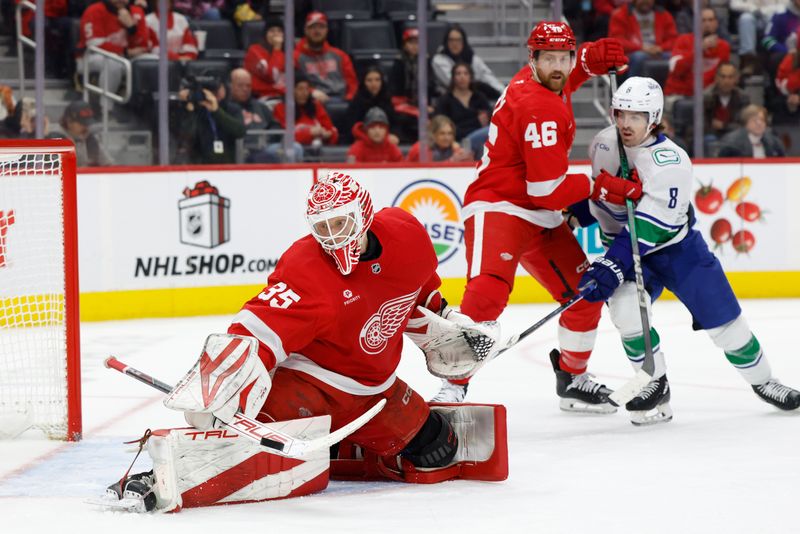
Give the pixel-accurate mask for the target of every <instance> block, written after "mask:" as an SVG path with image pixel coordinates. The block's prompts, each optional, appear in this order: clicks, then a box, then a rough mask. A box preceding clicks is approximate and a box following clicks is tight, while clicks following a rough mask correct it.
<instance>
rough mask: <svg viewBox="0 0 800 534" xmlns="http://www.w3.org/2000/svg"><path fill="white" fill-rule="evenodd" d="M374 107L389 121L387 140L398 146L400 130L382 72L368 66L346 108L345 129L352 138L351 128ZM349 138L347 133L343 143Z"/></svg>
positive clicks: (375, 66)
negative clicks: (380, 110) (381, 111)
mask: <svg viewBox="0 0 800 534" xmlns="http://www.w3.org/2000/svg"><path fill="white" fill-rule="evenodd" d="M375 107H377V108H380V109H382V110H383V113H384V115H385V116H386V118H387V120H388V121H389V122H388V123H387V124H388V125H389V132H390V133H389V140H390V141H391V142H392V143H394V144H395V145H396V144H398V143H399V142H400V139H399V135H398V134H399V131H400V128H399V124H398V120H397V116H396V114H395V111H394V106H392V99H391V97H390V96H389V89H388V87H386V80H385V79H384V77H383V72H382V71H381V69H380V67H378V66H377V65H370V66H369V67H367V69H366V70H365V71H364V76H363V78H361V83H359V85H358V91H356V94H355V96H354V97H353V100H351V101H350V104H349V105H348V106H347V114H346V121H345V124H346V125H347V128H348V129H349V130H350V131H352V132H353V133H352V135H353V137H355V130H353V126H355V124H356V123H358V122H361V121H363V120H364V118H365V117H366V115H367V111H369V110H370V109H372V108H375ZM350 136H351V135H350V133H349V132H348V135H346V136H343V137H344V138H345V142H349V141H348V140H349V139H350Z"/></svg>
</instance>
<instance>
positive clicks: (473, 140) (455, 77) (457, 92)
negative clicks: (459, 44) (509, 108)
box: [434, 63, 492, 156]
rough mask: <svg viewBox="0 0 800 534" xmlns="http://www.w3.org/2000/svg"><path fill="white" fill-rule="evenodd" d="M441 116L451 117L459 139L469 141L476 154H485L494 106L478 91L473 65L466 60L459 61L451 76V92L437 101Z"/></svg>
mask: <svg viewBox="0 0 800 534" xmlns="http://www.w3.org/2000/svg"><path fill="white" fill-rule="evenodd" d="M434 112H435V113H436V114H437V115H445V116H447V117H450V118H451V119H452V120H453V122H454V123H455V125H456V139H458V141H460V142H462V144H463V142H464V141H466V145H467V147H469V150H470V151H471V152H472V154H473V155H475V156H480V155H481V154H482V153H483V144H484V143H485V142H486V138H487V136H488V135H489V119H491V115H492V106H491V104H489V101H488V100H486V97H485V96H483V95H482V94H481V93H479V92H478V91H476V90H475V85H474V81H473V77H472V68H471V67H470V66H469V65H468V64H466V63H456V64H455V66H454V67H453V72H452V75H451V77H450V86H449V87H448V89H447V93H445V94H444V95H442V96H440V97H439V99H438V100H437V101H436V108H435V111H434Z"/></svg>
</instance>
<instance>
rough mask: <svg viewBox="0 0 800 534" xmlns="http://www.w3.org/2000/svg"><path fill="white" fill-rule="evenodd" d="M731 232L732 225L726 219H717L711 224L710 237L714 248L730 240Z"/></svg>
mask: <svg viewBox="0 0 800 534" xmlns="http://www.w3.org/2000/svg"><path fill="white" fill-rule="evenodd" d="M732 234H733V227H732V226H731V223H730V221H728V219H717V220H716V221H714V224H712V225H711V239H712V240H713V241H714V248H715V249H717V248H719V247H721V246H722V244H723V243H726V242H728V241H730V239H731V235H732Z"/></svg>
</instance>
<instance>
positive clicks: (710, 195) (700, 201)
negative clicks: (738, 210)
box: [694, 183, 725, 215]
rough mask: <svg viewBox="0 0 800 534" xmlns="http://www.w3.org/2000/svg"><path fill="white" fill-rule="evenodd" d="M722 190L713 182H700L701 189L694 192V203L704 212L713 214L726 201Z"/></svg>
mask: <svg viewBox="0 0 800 534" xmlns="http://www.w3.org/2000/svg"><path fill="white" fill-rule="evenodd" d="M724 200H725V199H724V198H723V197H722V191H720V190H719V189H717V188H716V187H714V186H712V185H711V184H708V185H703V184H702V183H701V184H700V189H698V190H697V192H696V193H695V194H694V205H695V207H696V208H697V209H698V210H699V211H700V212H702V213H706V214H708V215H713V214H715V213H716V212H718V211H719V209H720V208H721V207H722V203H723V202H724Z"/></svg>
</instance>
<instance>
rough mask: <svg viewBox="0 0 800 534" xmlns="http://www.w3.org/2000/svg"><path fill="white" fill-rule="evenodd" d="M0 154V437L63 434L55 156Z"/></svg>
mask: <svg viewBox="0 0 800 534" xmlns="http://www.w3.org/2000/svg"><path fill="white" fill-rule="evenodd" d="M23 152H24V149H20V153H18V154H13V155H9V154H0V437H2V436H8V435H10V434H14V433H16V432H19V431H22V430H25V429H26V428H27V427H34V428H39V429H41V430H42V431H44V432H45V433H46V434H47V435H48V437H51V438H61V439H63V438H65V437H66V435H67V402H68V399H67V352H66V326H65V314H64V300H65V296H64V295H65V290H64V261H65V260H64V228H63V199H62V183H61V182H62V169H61V165H60V161H61V156H60V155H59V154H58V153H33V154H31V153H27V154H26V153H23Z"/></svg>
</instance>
